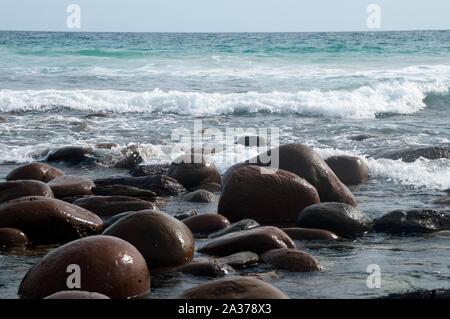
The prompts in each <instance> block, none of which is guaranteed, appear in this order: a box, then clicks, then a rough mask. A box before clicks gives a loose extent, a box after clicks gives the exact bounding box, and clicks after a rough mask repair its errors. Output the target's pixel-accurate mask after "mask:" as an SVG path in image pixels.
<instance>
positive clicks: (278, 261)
mask: <svg viewBox="0 0 450 319" xmlns="http://www.w3.org/2000/svg"><path fill="white" fill-rule="evenodd" d="M260 260H261V261H263V262H264V263H266V264H270V265H272V266H274V267H276V268H279V269H285V270H289V271H293V272H312V271H319V270H321V269H322V267H321V266H320V264H319V262H318V261H317V259H316V258H314V257H313V256H311V255H310V254H308V253H305V252H303V251H300V250H296V249H287V248H284V249H273V250H269V251H267V252H265V253H264V254H262V255H260Z"/></svg>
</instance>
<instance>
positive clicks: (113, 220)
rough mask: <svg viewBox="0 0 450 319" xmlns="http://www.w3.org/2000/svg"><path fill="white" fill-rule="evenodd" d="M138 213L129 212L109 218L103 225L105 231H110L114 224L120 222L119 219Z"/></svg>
mask: <svg viewBox="0 0 450 319" xmlns="http://www.w3.org/2000/svg"><path fill="white" fill-rule="evenodd" d="M134 213H137V212H135V211H129V212H123V213H120V214H117V215H114V216H112V217H111V218H108V219H107V220H106V222H104V223H103V229H104V230H105V231H106V230H107V229H108V227H109V226H111V225H112V224H114V223H115V222H116V221H118V220H119V219H121V218H122V217H125V216H128V215H131V214H134Z"/></svg>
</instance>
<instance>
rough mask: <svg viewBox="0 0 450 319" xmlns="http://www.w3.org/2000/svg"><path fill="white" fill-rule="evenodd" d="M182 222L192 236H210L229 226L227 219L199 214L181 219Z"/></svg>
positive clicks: (214, 215)
mask: <svg viewBox="0 0 450 319" xmlns="http://www.w3.org/2000/svg"><path fill="white" fill-rule="evenodd" d="M182 222H183V223H184V224H185V225H186V226H187V227H188V228H189V229H190V230H191V231H192V233H194V234H210V233H212V232H215V231H217V230H220V229H223V228H225V227H227V226H229V225H230V222H229V221H228V219H227V218H226V217H224V216H222V215H219V214H208V213H206V214H201V215H196V216H192V217H188V218H186V219H183V220H182Z"/></svg>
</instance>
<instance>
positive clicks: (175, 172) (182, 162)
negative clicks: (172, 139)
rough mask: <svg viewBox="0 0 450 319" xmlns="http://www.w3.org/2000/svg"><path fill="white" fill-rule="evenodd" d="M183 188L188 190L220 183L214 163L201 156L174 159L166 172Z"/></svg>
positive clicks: (191, 155) (185, 156)
mask: <svg viewBox="0 0 450 319" xmlns="http://www.w3.org/2000/svg"><path fill="white" fill-rule="evenodd" d="M167 175H168V176H170V177H172V178H175V179H176V180H177V181H178V182H180V183H181V184H182V185H183V186H184V187H186V188H187V189H190V188H192V187H196V186H199V185H202V184H207V183H218V184H220V183H221V177H220V174H219V171H218V170H217V168H216V166H215V165H214V163H213V162H212V161H211V160H209V159H208V158H207V157H206V156H203V155H201V154H188V155H183V156H180V157H178V158H176V159H175V160H174V161H173V162H172V163H171V164H170V168H169V170H168V171H167Z"/></svg>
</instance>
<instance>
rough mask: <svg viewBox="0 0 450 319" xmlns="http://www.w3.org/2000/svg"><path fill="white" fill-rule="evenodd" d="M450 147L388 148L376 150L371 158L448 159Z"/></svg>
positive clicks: (404, 160) (405, 159) (406, 160)
mask: <svg viewBox="0 0 450 319" xmlns="http://www.w3.org/2000/svg"><path fill="white" fill-rule="evenodd" d="M449 150H450V147H447V146H441V147H439V146H437V147H435V146H432V147H423V148H418V149H406V150H388V151H383V152H377V153H375V154H372V155H371V157H373V158H376V159H377V158H388V159H393V160H398V159H401V160H402V161H403V162H407V163H410V162H414V161H416V160H417V159H419V158H420V157H423V158H427V159H431V160H434V159H438V158H447V159H450V152H449Z"/></svg>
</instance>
